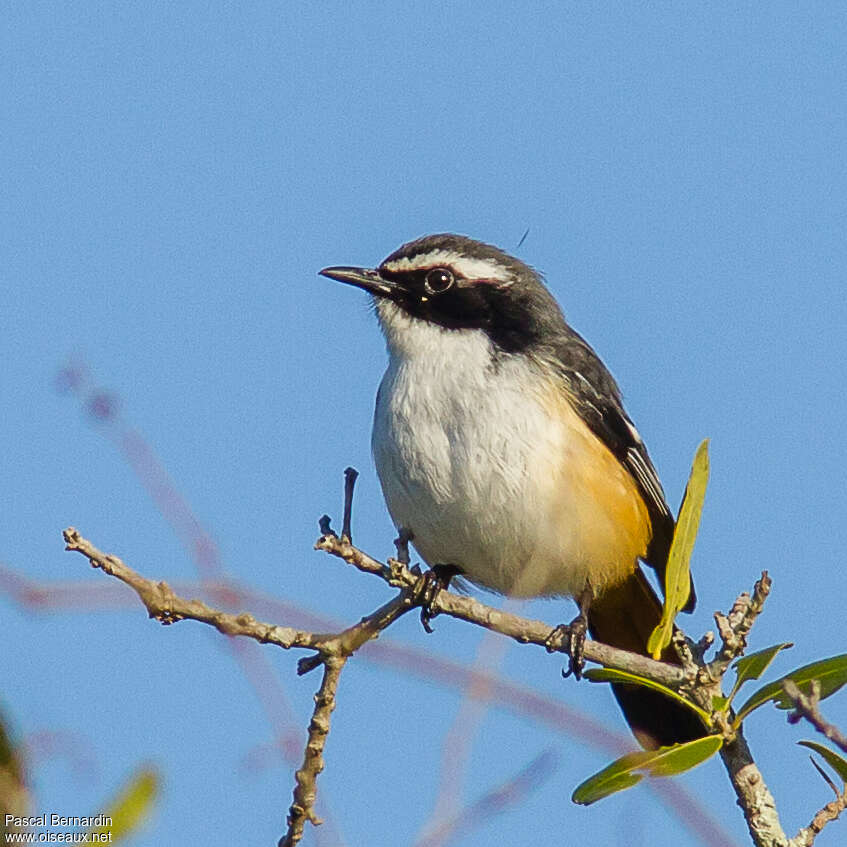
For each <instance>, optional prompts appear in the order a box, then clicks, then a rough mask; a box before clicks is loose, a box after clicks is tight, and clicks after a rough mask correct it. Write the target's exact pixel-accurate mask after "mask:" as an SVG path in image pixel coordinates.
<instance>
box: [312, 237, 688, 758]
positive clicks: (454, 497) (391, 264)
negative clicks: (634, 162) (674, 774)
mask: <svg viewBox="0 0 847 847" xmlns="http://www.w3.org/2000/svg"><path fill="white" fill-rule="evenodd" d="M319 273H320V274H321V275H322V276H324V277H327V278H329V279H332V280H335V281H338V282H342V283H347V284H349V285H353V286H356V287H358V288H360V289H363V290H364V291H366V292H367V293H368V294H369V295H370V296H371V301H372V305H373V307H374V310H375V312H376V317H377V320H378V323H379V326H380V328H381V330H382V333H383V335H384V336H385V341H386V347H387V352H388V366H387V369H386V371H385V374H384V375H383V377H382V381H381V383H380V385H379V389H378V391H377V397H376V407H375V411H374V419H373V430H372V437H371V447H372V452H373V457H374V461H375V465H376V471H377V475H378V477H379V480H380V483H381V486H382V491H383V494H384V497H385V501H386V505H387V507H388V511H389V513H390V515H391V518H392V520H393V522H394V524H395V526H396V527H397V528H398V529H400V530H401V531H402V532H406V533H407V537H410V538H411V539H412V543H413V545H414V547H415V549H416V550H417V552H418V553H419V554H420V556H421V557H422V559H423V560H424V562H425V563H426V564H427V565H429V567H430V568H431V571H430V573H432V574H434V575H435V578H436V580H437V581H438V582H439V584H440V585H441V586H447V585H448V584H449V582H450V579H451V578H452V577H453V576H460V577H461V578H462V579H463V580H466V581H468V582H470V583H472V584H474V585H476V586H479V587H481V588H483V589H487V590H490V591H493V592H496V593H498V594H501V595H505V596H509V597H526V598H530V597H571V598H574V599H575V600H576V601H577V603H578V606H579V614H578V615H577V618H576V619H575V620H574V622H573V624H572V626H571V629H572V631H573V632H574V633H576V634H577V635H579V634H580V631H581V632H582V637H583V639H584V632H585V630H586V629H587V631H588V633H590V635H591V637H592V638H594V639H596V640H598V641H602V642H605V643H607V644H610V645H613V646H615V647H620V648H622V649H625V650H630V651H634V652H638V653H642V654H646V652H647V639H648V638H649V635H650V633H651V632H652V630H653V628H654V627H655V626H656V624H657V623H658V622H659V619H660V616H661V602H660V600H659V598H658V596H657V594H656V592H655V591H654V590H653V588H652V587H651V585H650V583H649V581H648V579H647V577H646V575H645V572H644V570H643V568H642V566H641V564H640V563H641V562H643V563H644V564H646V565H647V566H649V567H652V568H653V569H654V570H655V571H656V572H657V574H658V576H659V579H660V581H661V582H662V584H664V583H663V579H662V578H663V575H664V571H665V567H666V564H667V558H668V552H669V549H670V543H671V540H672V537H673V531H674V517H673V514H672V513H671V510H670V508H669V506H668V504H667V501H666V498H665V494H664V491H663V489H662V485H661V483H660V481H659V477H658V474H657V472H656V470H655V467H654V465H653V462H652V461H651V459H650V456H649V454H648V452H647V448H646V447H645V446H644V442H643V441H642V439H641V436H640V435H639V433H638V430H637V429H636V428H635V425H634V424H633V422H632V420H631V419H630V417H629V416H628V415H627V413H626V411H625V410H624V406H623V402H622V399H621V392H620V389H619V388H618V385H617V383H616V382H615V379H614V378H613V377H612V375H611V373H610V372H609V370H608V369H607V368H606V366H605V365H604V364H603V362H602V361H601V359H600V357H599V356H598V355H597V353H595V352H594V350H593V349H592V348H591V346H590V345H589V344H588V342H587V341H585V339H584V338H583V337H582V336H581V335H579V334H578V333H577V332H576V331H575V330H574V329H572V328H571V327H570V325H569V324H568V323H567V321H566V319H565V317H564V314H563V312H562V310H561V309H560V307H559V304H558V303H557V301H556V299H555V298H554V297H553V295H552V294H551V292H550V291H549V289H548V288H547V286H546V285H545V283H544V280H543V277H542V275H541V274H540V273H539V272H538V271H536V270H534V269H533V268H532V267H530V266H529V265H527V264H525V263H524V262H522V261H521V260H519V259H517V258H515V257H514V256H511V255H509V254H508V253H506V252H505V251H503V250H501V249H500V248H498V247H495V246H493V245H491V244H487V243H484V242H481V241H477V240H474V239H472V238H469V237H467V236H464V235H456V234H453V233H441V234H435V235H426V236H423V237H421V238H417V239H415V240H413V241H409V242H408V243H405V244H403V245H402V246H400V247H399V248H398V249H397V250H395V251H394V252H393V253H391V254H390V255H389V256H388V257H387V258H385V259H384V260H383V261H382V262H381V263H380V264H379V265H378V266H377V267H375V268H371V267H353V266H346V265H345V266H333V267H327V268H324V269H323V270H321V271H320V272H319ZM694 602H695V597H694V591H693V582H692V586H691V593H690V597H689V601H688V604H687V606H686V611H690V610H692V609H693V607H694ZM423 619H424V624H425V625H427V620H426V619H425V618H423ZM580 644H581V642H580V641H579V639H578V638H577V639H576V641H575V642H572V644H571V648H572V649H571V653H572V657H573V654H574V653H578V652H579V646H580ZM663 658H664V659H665V660H668V661H677V662H678V659H676V658H675V653H674V651H673V650H672V649H671V648H668V649H667V650H666V651H665V653H664V654H663ZM571 668H572V670H576V672H577V675H579V671H580V669H581V668H580V665H579V661H578V663H577V665H576V667H574V659H573V658H572V660H571ZM613 691H614V694H615V696H616V698H617V700H618V702H619V704H620V706H621V708H622V711H623V713H624V717H625V719H626V721H627V723H628V724H629V726H630V728H631V730H632V732H633V734H634V735H635V737H636V739H637V740H638V741H639V742H640V743H641V745H642V746H643V747H645V748H647V749H657V748H658V747H662V746H666V745H669V744H674V743H680V742H684V741H688V740H693V739H694V738H697V737H700V736H702V735H703V734H704V729H703V726H702V725H701V724H700V722H699V720H698V719H697V718H696V716H695V715H694V714H693V713H692V712H691V711H690V710H689V709H686V708H685V707H684V706H681V705H679V704H677V703H674V702H673V701H671V700H670V699H668V698H666V697H664V696H663V695H662V694H661V693H660V692H657V691H653V690H650V689H647V688H644V687H641V686H632V685H625V684H620V683H616V684H614V685H613Z"/></svg>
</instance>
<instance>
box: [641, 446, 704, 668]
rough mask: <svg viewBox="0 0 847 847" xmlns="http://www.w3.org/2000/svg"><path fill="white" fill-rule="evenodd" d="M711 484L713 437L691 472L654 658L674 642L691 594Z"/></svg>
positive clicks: (651, 646)
mask: <svg viewBox="0 0 847 847" xmlns="http://www.w3.org/2000/svg"><path fill="white" fill-rule="evenodd" d="M708 484H709V440H708V439H706V440H705V441H703V442H702V443H701V444H700V446H699V447H698V448H697V452H696V453H695V455H694V462H693V464H692V465H691V475H690V476H689V477H688V485H686V487H685V496H684V497H683V498H682V506H680V509H679V516H678V517H677V520H676V529H675V530H674V534H673V541H672V542H671V550H670V553H669V554H668V566H667V569H666V570H665V604H664V607H663V608H662V619H661V621H659V625H658V626H657V627H656V628H655V629H654V630H653V633H652V634H651V636H650V640H649V641H648V642H647V652H648V653H650V655H651V656H652V657H653V658H654V659H658V658H659V657H660V656H661V655H662V650H664V649H665V647H667V646H668V644H670V643H671V638H672V636H673V622H674V620H675V619H676V616H677V615H678V614H679V612H680V611H682V609H683V608H684V607H685V604H686V603H687V602H688V595H689V594H690V593H691V572H690V570H689V562H690V560H691V552H692V551H693V550H694V541H695V539H696V538H697V530H698V528H699V527H700V514H701V512H702V511H703V500H704V499H705V497H706V486H707V485H708Z"/></svg>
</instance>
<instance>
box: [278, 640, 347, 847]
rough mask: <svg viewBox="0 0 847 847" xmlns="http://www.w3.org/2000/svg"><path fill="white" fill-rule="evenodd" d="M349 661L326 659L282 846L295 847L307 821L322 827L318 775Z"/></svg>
mask: <svg viewBox="0 0 847 847" xmlns="http://www.w3.org/2000/svg"><path fill="white" fill-rule="evenodd" d="M346 661H347V660H346V659H345V658H343V657H339V656H333V657H331V658H328V659H326V660H325V661H324V675H323V680H322V681H321V687H320V688H319V689H318V693H317V694H316V695H315V710H314V711H313V712H312V720H311V721H309V738H308V741H307V742H306V751H305V753H304V754H303V766H302V767H301V768H300V770H298V771H297V773H296V774H295V777H294V778H295V781H296V784H295V786H294V801H293V802H292V804H291V808H290V809H289V811H288V831H287V832H286V833H285V835H283V836H282V838H280V840H279V847H294V845H295V844H297V842H298V841H300V839H301V838H302V837H303V828H304V827H305V825H306V821H308V822H309V823H311V824H312V825H313V826H320V824H321V823H323V821H321V819H320V818H319V817H318V816H317V814H316V812H315V798H316V797H317V791H318V789H317V779H318V774H319V773H320V772H321V771H322V770H323V769H324V757H323V753H324V747H325V746H326V739H327V735H329V725H330V716H331V715H332V712H333V710H334V709H335V695H336V692H337V691H338V683H339V681H340V679H341V671H342V670H344V664H345V662H346Z"/></svg>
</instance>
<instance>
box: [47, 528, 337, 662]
mask: <svg viewBox="0 0 847 847" xmlns="http://www.w3.org/2000/svg"><path fill="white" fill-rule="evenodd" d="M63 535H64V539H65V549H66V550H72V551H75V552H77V553H81V554H82V555H83V556H85V557H86V558H87V559H88V561H89V562H91V566H92V567H94V568H100V570H102V571H104V572H105V573H107V574H109V575H110V576H114V577H116V578H117V579H119V580H120V581H121V582H123V583H126V585H128V586H129V587H130V588H132V589H133V591H135V593H136V594H137V595H138V596H139V598H140V600H141V602H142V603H144V605H145V607H146V608H147V612H148V613H149V615H150V617H151V618H155V619H156V620H158V621H161V623H163V624H172V623H177V622H178V621H181V620H186V619H191V620H195V621H200V622H201V623H205V624H209V626H213V627H214V628H215V629H217V630H218V631H219V632H222V633H223V634H224V635H241V636H244V637H246V638H252V639H254V640H255V641H258V642H259V643H261V644H275V645H276V646H277V647H282V648H284V649H285V650H289V649H291V648H292V647H307V648H311V649H320V648H321V645H322V642H323V639H324V636H321V635H316V634H315V633H312V632H305V631H303V630H298V629H292V628H291V627H287V626H276V625H274V624H267V623H261V622H260V621H257V620H256V619H255V618H254V617H253V616H252V615H249V614H246V613H242V614H238V615H232V614H229V613H227V612H222V611H220V610H219V609H213V608H211V607H210V606H207V605H206V604H205V603H203V602H202V601H200V600H185V599H183V598H182V597H179V596H177V595H176V594H174V592H173V591H172V590H171V588H170V586H169V585H168V584H167V583H166V582H154V581H153V580H152V579H145V578H144V577H143V576H141V575H140V574H138V573H136V572H135V571H134V570H133V569H132V568H131V567H129V565H126V564H124V563H123V562H122V561H121V560H120V559H119V558H118V557H117V556H112V555H110V554H108V553H104V552H103V551H102V550H98V549H97V548H96V547H95V546H94V545H93V544H92V543H91V542H90V541H88V540H86V539H85V538H83V537H82V536H81V535H80V534H79V533H78V532H77V531H76V530H75V529H74V528H73V527H68V528H67V529H66V530H65V531H64V533H63Z"/></svg>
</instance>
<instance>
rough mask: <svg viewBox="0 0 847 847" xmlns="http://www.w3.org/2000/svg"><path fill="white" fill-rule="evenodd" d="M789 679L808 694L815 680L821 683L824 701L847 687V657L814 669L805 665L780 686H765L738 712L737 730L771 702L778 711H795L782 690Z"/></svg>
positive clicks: (778, 683)
mask: <svg viewBox="0 0 847 847" xmlns="http://www.w3.org/2000/svg"><path fill="white" fill-rule="evenodd" d="M786 679H791V680H793V681H794V682H795V684H796V685H797V687H798V688H799V689H800V690H801V691H802V692H803V693H804V694H808V693H809V692H810V690H811V685H812V680H815V679H816V680H817V681H818V682H819V683H820V687H821V689H820V690H821V700H823V699H825V698H826V697H829V696H830V695H831V694H835V692H836V691H838V689H839V688H841V686H842V685H844V684H845V683H847V653H842V654H841V655H839V656H832V657H831V658H829V659H821V661H819V662H812V664H810V665H804V666H803V667H802V668H797V670H796V671H791V673H789V674H786V675H785V676H783V677H780V678H779V679H778V680H776V682H770V683H768V684H767V685H764V686H762V687H761V688H760V689H759V690H758V691H756V692H755V693H754V694H751V695H750V697H749V698H748V699H747V701H746V702H745V703H744V705H743V706H742V707H741V708H740V709H739V710H738V714H737V715H736V717H735V726H736V727H737V726H740V725H741V721H742V720H744V718H745V717H746V716H747V715H749V714H750V712H752V711H753V710H754V709H758V708H759V706H763V705H764V704H765V703H768V702H770V701H771V700H773V701H775V702H776V707H777V708H778V709H790V708H792V705H793V704H792V703H791V700H789V699H788V697H786V696H785V692H783V690H782V683H783V681H784V680H786Z"/></svg>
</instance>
